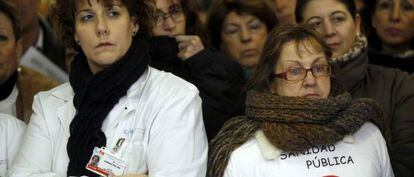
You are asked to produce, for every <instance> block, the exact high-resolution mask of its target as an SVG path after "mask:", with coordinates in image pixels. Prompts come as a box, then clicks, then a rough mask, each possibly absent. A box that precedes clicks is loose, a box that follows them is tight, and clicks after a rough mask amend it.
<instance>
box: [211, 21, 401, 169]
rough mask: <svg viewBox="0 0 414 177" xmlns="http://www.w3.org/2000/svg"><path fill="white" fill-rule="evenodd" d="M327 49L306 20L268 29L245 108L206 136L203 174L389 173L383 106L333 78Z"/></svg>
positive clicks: (329, 52)
mask: <svg viewBox="0 0 414 177" xmlns="http://www.w3.org/2000/svg"><path fill="white" fill-rule="evenodd" d="M331 54H332V53H331V50H330V49H329V47H328V46H327V44H326V43H325V42H324V40H323V38H321V37H320V36H319V35H318V34H317V33H316V32H315V31H313V30H312V29H311V28H309V27H307V26H301V25H297V26H295V25H283V26H280V27H276V28H275V29H274V30H272V31H271V32H270V33H269V36H268V39H267V40H266V43H265V45H264V49H263V54H262V56H261V58H260V60H259V64H258V65H257V68H256V70H255V72H254V74H253V77H252V79H251V80H250V81H249V82H248V85H247V88H248V89H249V91H248V93H247V98H246V115H244V116H239V117H235V118H232V119H231V120H230V121H228V122H227V123H226V124H225V125H224V127H223V129H222V130H221V131H220V132H219V134H218V135H217V136H216V138H215V139H213V140H212V142H211V148H210V157H209V171H208V175H209V176H210V177H251V176H289V177H303V176H346V177H359V176H364V177H392V176H393V172H392V169H391V165H390V162H389V157H388V153H387V146H386V140H385V139H384V138H383V135H384V136H385V137H388V136H387V135H388V131H387V129H386V128H385V126H384V125H385V122H384V117H383V112H382V110H381V108H380V107H379V106H378V104H377V103H376V102H375V101H373V100H371V99H364V98H361V99H352V98H351V96H350V94H349V93H347V92H344V91H343V89H341V86H340V85H339V84H338V82H336V81H335V75H334V72H332V68H331V66H330V62H331V59H330V58H331Z"/></svg>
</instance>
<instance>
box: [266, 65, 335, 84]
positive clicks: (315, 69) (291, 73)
mask: <svg viewBox="0 0 414 177" xmlns="http://www.w3.org/2000/svg"><path fill="white" fill-rule="evenodd" d="M309 71H310V72H311V73H312V75H313V76H315V77H327V76H330V75H331V72H332V71H331V67H330V66H329V65H313V66H312V67H311V68H309V69H305V68H303V67H290V68H289V69H288V70H287V71H285V72H283V73H277V74H273V76H274V77H278V78H281V79H284V80H288V81H300V80H303V79H305V78H306V76H307V75H308V72H309Z"/></svg>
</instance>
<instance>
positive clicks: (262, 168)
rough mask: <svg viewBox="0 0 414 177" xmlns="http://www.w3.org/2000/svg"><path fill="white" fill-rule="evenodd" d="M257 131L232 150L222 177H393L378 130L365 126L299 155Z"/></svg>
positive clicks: (384, 144) (372, 126) (370, 124)
mask: <svg viewBox="0 0 414 177" xmlns="http://www.w3.org/2000/svg"><path fill="white" fill-rule="evenodd" d="M262 133H263V132H261V131H258V133H256V136H255V138H252V139H250V140H249V141H247V142H246V143H244V144H243V145H242V146H240V147H239V148H237V149H236V150H235V151H233V153H232V155H231V157H230V160H229V163H228V165H227V168H226V171H225V173H224V176H225V177H304V176H306V177H362V176H363V177H393V176H394V174H393V171H392V168H391V165H390V160H389V156H388V151H387V147H386V143H385V140H384V138H383V137H382V134H381V132H380V131H379V129H378V128H377V127H376V126H375V125H374V124H372V123H365V124H364V125H363V126H362V127H361V128H360V129H359V130H358V131H357V132H356V133H355V134H353V135H351V136H346V137H345V138H344V140H342V141H340V142H338V143H336V144H329V145H324V146H319V147H312V148H310V149H308V150H307V151H305V152H301V153H287V152H283V151H281V150H280V149H278V148H276V147H274V146H272V145H271V144H269V143H268V141H267V139H266V138H261V137H264V135H263V134H262Z"/></svg>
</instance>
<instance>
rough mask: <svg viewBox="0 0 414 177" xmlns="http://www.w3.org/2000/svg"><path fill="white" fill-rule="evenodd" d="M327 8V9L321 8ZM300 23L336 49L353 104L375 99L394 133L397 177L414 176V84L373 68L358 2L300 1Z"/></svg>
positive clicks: (395, 73) (402, 74) (393, 72)
mask: <svg viewBox="0 0 414 177" xmlns="http://www.w3.org/2000/svg"><path fill="white" fill-rule="evenodd" d="M321 7H324V8H321ZM295 13H296V15H295V17H296V20H297V22H298V23H301V24H307V25H310V26H311V27H312V28H313V29H314V30H315V31H317V32H318V33H319V34H320V35H321V36H322V37H323V38H324V40H325V42H326V43H327V44H328V46H329V47H330V48H331V50H332V52H333V55H332V62H333V63H335V64H336V65H337V66H338V68H339V69H338V74H337V78H338V80H339V81H340V82H341V83H342V84H343V85H344V88H345V89H346V90H347V91H348V92H349V93H350V94H351V95H352V97H353V98H372V99H374V100H375V101H377V102H378V103H379V105H380V106H381V108H382V109H383V110H384V113H385V117H386V120H387V121H386V122H387V126H389V127H390V129H391V140H392V141H391V144H390V145H391V147H392V149H390V151H389V155H390V158H391V163H392V167H393V169H394V173H395V174H396V176H404V177H412V176H414V163H413V162H414V109H413V108H414V82H413V81H414V78H413V76H412V75H409V74H408V73H406V72H402V71H401V70H398V69H394V68H387V67H382V66H378V65H373V64H369V60H375V58H372V59H371V58H370V56H369V55H368V47H369V45H371V44H370V43H369V42H368V41H367V38H366V37H365V35H364V34H362V33H361V28H360V26H361V17H360V15H359V14H358V12H357V10H356V6H355V3H354V1H349V0H298V2H297V6H296V11H295Z"/></svg>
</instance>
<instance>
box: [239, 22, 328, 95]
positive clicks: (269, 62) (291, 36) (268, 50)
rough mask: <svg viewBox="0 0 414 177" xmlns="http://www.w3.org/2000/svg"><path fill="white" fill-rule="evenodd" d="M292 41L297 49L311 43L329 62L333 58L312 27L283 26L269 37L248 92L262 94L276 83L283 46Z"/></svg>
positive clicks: (247, 87)
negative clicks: (275, 74) (275, 72)
mask: <svg viewBox="0 0 414 177" xmlns="http://www.w3.org/2000/svg"><path fill="white" fill-rule="evenodd" d="M291 41H294V42H295V43H296V47H297V48H299V46H301V45H302V44H303V43H304V42H310V44H311V45H312V47H313V48H314V49H316V50H319V51H321V52H323V53H324V54H325V56H326V58H327V59H328V62H329V60H330V58H331V56H332V52H331V49H330V48H329V46H328V45H327V44H326V43H325V40H324V39H323V38H322V37H321V36H320V35H319V34H318V33H317V32H316V31H314V30H313V29H312V28H311V27H309V26H307V25H301V24H299V25H292V24H287V25H281V26H279V27H276V28H275V29H273V30H272V31H271V32H270V33H269V35H268V36H267V39H266V42H265V45H264V47H263V52H262V55H261V57H260V59H259V63H258V64H257V66H256V69H255V71H254V73H253V76H252V78H251V79H250V80H249V81H248V83H247V86H246V89H247V90H251V89H255V90H257V91H260V92H264V91H268V90H269V88H270V86H271V84H272V82H274V77H273V74H274V68H275V67H276V63H277V61H278V60H279V57H280V54H281V52H282V49H283V46H284V45H285V44H286V43H288V42H291ZM306 50H309V49H306ZM297 51H299V50H297Z"/></svg>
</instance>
